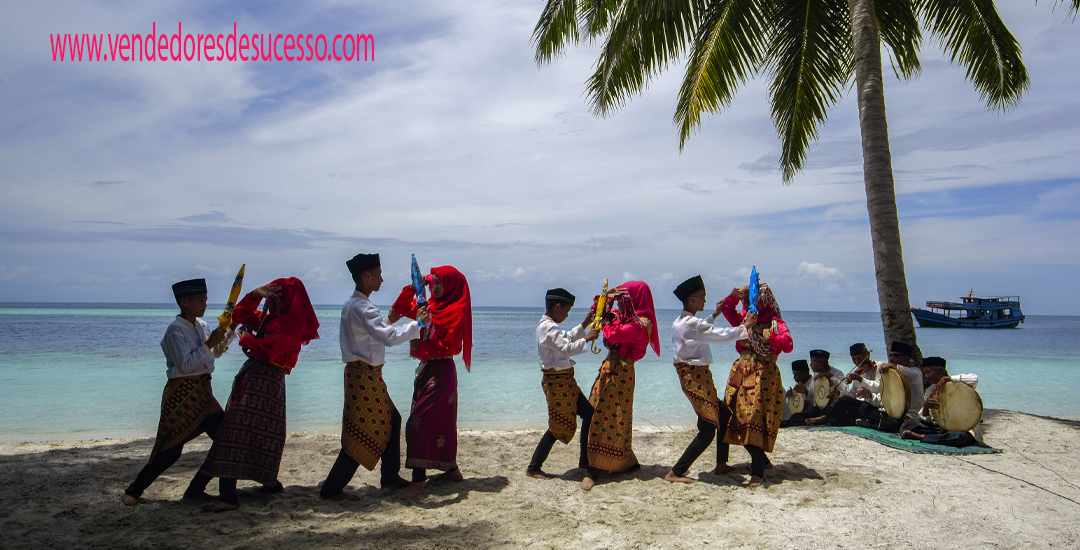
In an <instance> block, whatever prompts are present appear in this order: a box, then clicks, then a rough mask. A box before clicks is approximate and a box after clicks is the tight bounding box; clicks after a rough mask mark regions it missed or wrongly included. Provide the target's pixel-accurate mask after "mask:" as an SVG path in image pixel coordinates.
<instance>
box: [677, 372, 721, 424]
mask: <svg viewBox="0 0 1080 550" xmlns="http://www.w3.org/2000/svg"><path fill="white" fill-rule="evenodd" d="M675 372H678V373H679V384H680V385H681V386H682V391H683V393H684V394H686V398H687V399H689V400H690V404H691V405H692V406H693V407H694V412H695V413H697V415H698V418H701V419H702V420H704V421H706V422H710V423H712V424H713V425H714V426H716V427H717V428H719V427H720V398H719V397H717V394H716V384H714V383H713V376H712V371H711V370H709V365H689V364H687V363H675Z"/></svg>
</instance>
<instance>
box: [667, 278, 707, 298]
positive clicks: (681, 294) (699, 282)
mask: <svg viewBox="0 0 1080 550" xmlns="http://www.w3.org/2000/svg"><path fill="white" fill-rule="evenodd" d="M703 288H705V280H704V279H702V278H701V275H694V276H693V277H690V278H689V279H687V280H685V281H683V282H681V283H679V286H677V287H675V290H673V291H672V293H673V294H675V297H676V298H678V299H679V301H680V302H685V301H686V299H687V298H689V297H690V295H691V294H693V293H695V292H697V291H699V290H701V289H703Z"/></svg>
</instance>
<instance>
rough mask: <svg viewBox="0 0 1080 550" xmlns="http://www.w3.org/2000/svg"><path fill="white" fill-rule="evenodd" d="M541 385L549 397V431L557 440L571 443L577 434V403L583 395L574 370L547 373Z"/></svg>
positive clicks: (545, 394)
mask: <svg viewBox="0 0 1080 550" xmlns="http://www.w3.org/2000/svg"><path fill="white" fill-rule="evenodd" d="M540 385H541V386H543V388H544V396H545V397H547V406H548V430H551V434H552V435H554V436H555V439H558V440H559V441H562V442H563V443H570V440H571V439H574V434H575V433H576V432H577V402H578V395H579V394H581V389H580V388H578V385H577V380H576V379H575V378H574V368H573V367H571V368H569V369H566V370H557V371H549V372H545V373H544V378H543V380H541V381H540ZM584 429H588V427H585V428H584Z"/></svg>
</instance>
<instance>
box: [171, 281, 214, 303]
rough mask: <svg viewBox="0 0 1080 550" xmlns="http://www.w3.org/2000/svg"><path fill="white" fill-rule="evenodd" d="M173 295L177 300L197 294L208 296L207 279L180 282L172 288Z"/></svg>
mask: <svg viewBox="0 0 1080 550" xmlns="http://www.w3.org/2000/svg"><path fill="white" fill-rule="evenodd" d="M172 293H173V297H174V298H177V299H179V298H182V297H184V296H193V295H195V294H206V279H188V280H187V281H180V282H179V283H176V284H175V285H173V286H172Z"/></svg>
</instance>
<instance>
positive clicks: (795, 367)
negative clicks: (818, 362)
mask: <svg viewBox="0 0 1080 550" xmlns="http://www.w3.org/2000/svg"><path fill="white" fill-rule="evenodd" d="M791 370H792V371H793V372H794V371H808V370H810V363H807V362H806V359H799V360H796V361H792V362H791Z"/></svg>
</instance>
